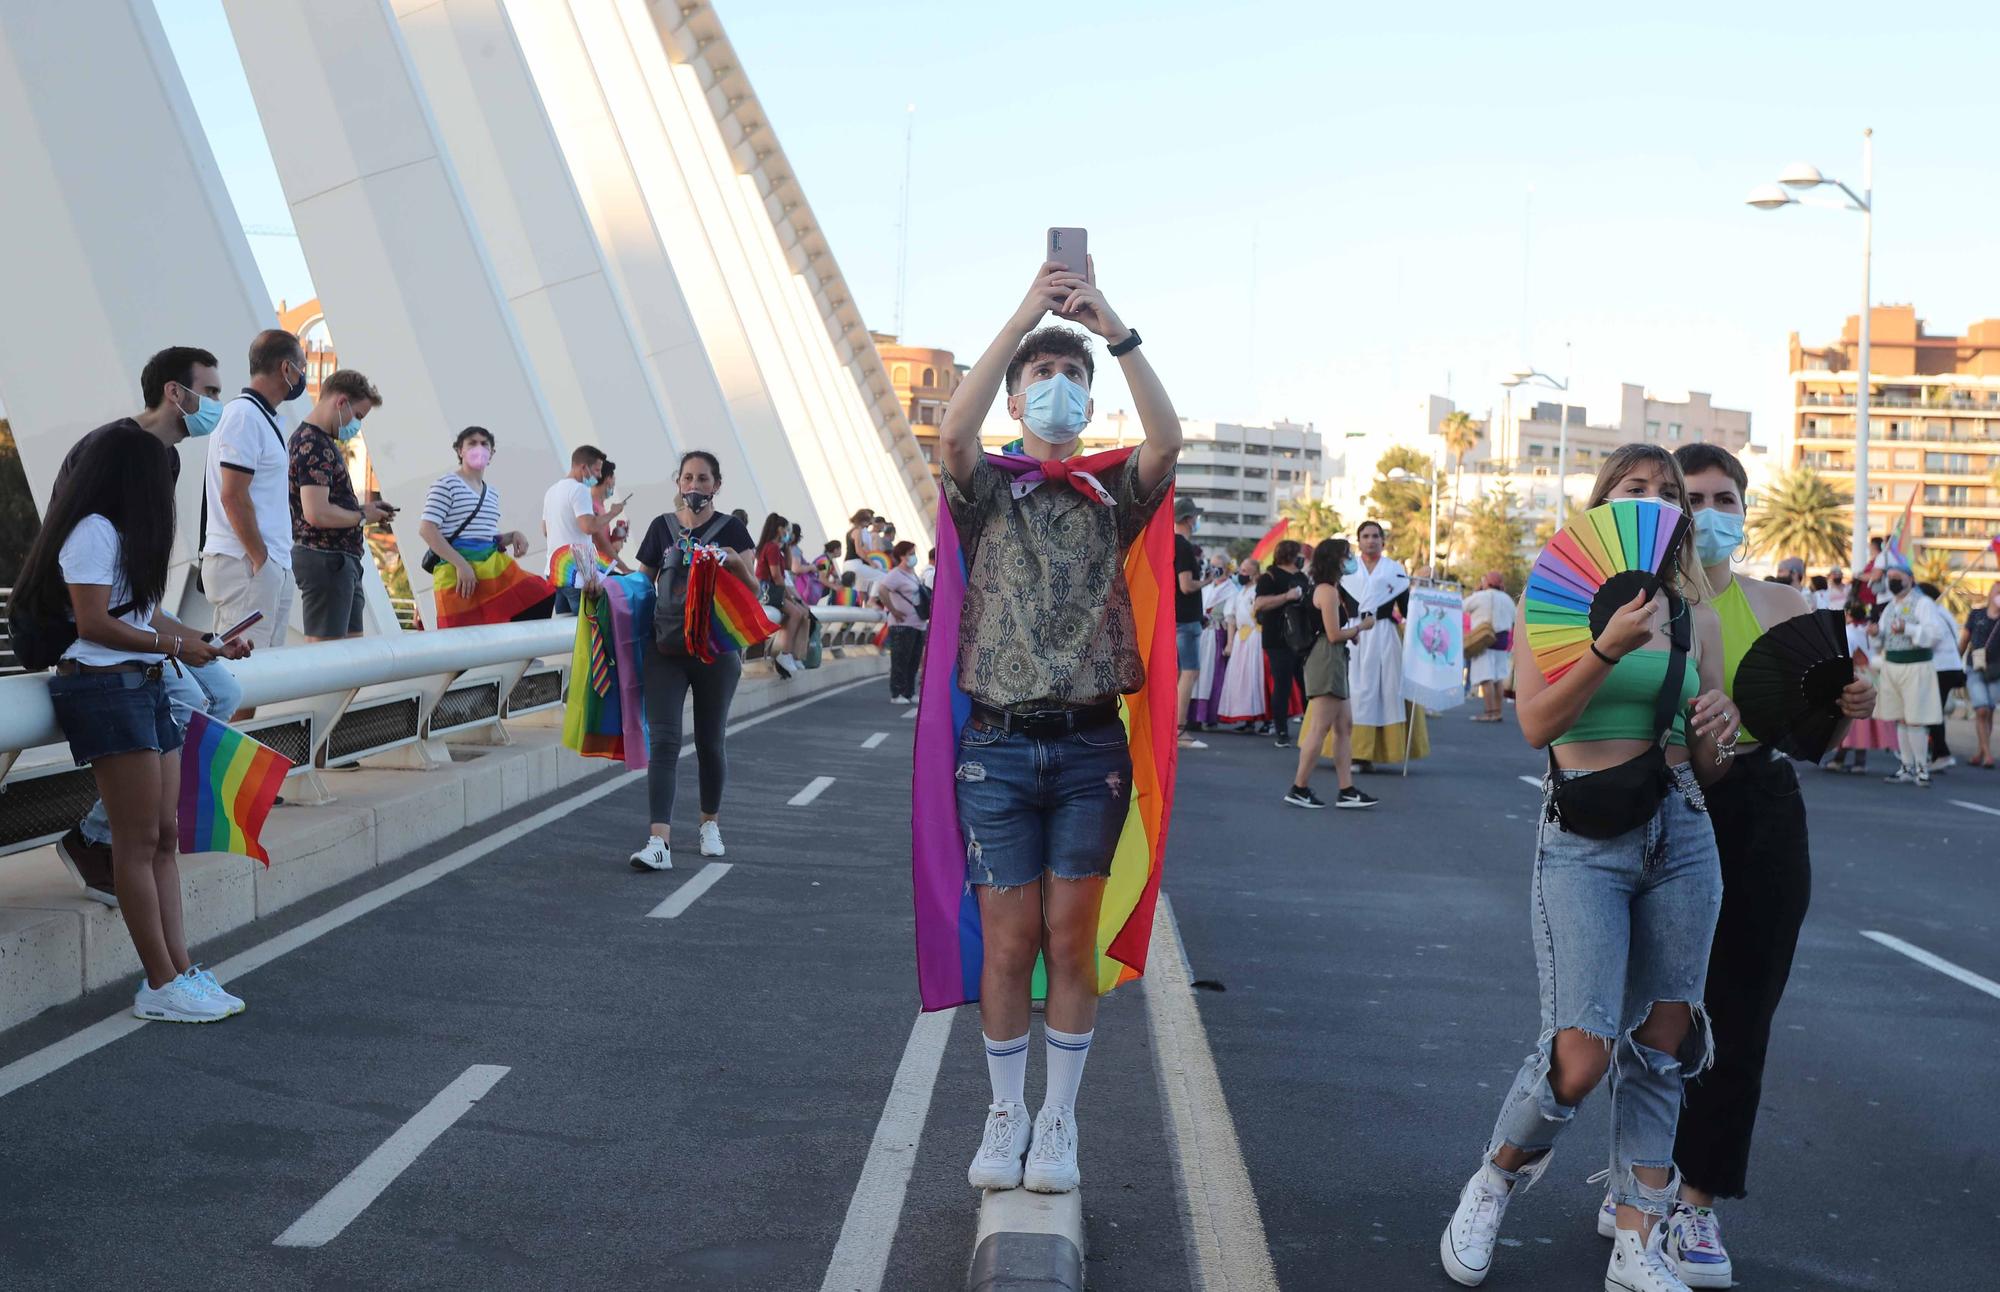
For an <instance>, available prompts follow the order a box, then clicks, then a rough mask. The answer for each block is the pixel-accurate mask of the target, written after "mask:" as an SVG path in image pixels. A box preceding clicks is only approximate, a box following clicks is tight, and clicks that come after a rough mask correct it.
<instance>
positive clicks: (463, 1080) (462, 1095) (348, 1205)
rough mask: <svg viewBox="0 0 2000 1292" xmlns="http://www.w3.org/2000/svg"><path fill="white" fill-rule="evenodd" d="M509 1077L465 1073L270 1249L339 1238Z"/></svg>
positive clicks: (503, 1071)
mask: <svg viewBox="0 0 2000 1292" xmlns="http://www.w3.org/2000/svg"><path fill="white" fill-rule="evenodd" d="M508 1071H509V1070H508V1069H507V1068H503V1067H500V1066H498V1065H497V1064H491V1063H475V1064H473V1065H472V1066H471V1067H469V1068H467V1069H466V1070H465V1071H464V1072H463V1073H461V1074H460V1075H459V1078H458V1080H456V1081H454V1082H452V1083H451V1084H450V1085H448V1086H446V1087H445V1088H444V1089H443V1090H440V1091H439V1092H438V1093H437V1096H436V1098H434V1099H432V1100H431V1101H430V1102H429V1103H427V1104H425V1105H424V1106H423V1108H422V1109H421V1110H420V1111H419V1112H418V1113H417V1115H416V1116H414V1117H412V1118H410V1120H408V1121H406V1122H404V1123H403V1124H402V1125H401V1126H400V1127H398V1128H397V1130H396V1133H395V1134H394V1135H391V1136H390V1137H389V1138H388V1139H385V1140H383V1141H382V1144H381V1147H379V1148H377V1149H376V1150H375V1151H374V1152H373V1153H370V1154H369V1155H368V1156H367V1157H365V1158H363V1159H362V1160H361V1165H360V1166H357V1167H355V1168H354V1169H353V1170H352V1171H349V1172H348V1173H347V1178H346V1179H344V1180H342V1181H341V1182H340V1183H339V1184H336V1185H334V1186H333V1188H332V1189H331V1190H329V1191H328V1192H327V1195H326V1196H325V1197H324V1198H321V1199H320V1200H319V1201H318V1202H315V1203H314V1204H313V1205H312V1207H311V1208H310V1209H309V1210H308V1211H307V1212H306V1214H305V1215H303V1216H300V1217H299V1218H298V1219H297V1220H295V1221H293V1222H292V1227H291V1228H290V1229H287V1230H286V1231H285V1232H284V1233H282V1234H279V1235H278V1236H277V1238H276V1239H275V1240H273V1243H272V1245H273V1246H276V1247H322V1246H324V1245H326V1244H327V1243H329V1242H331V1241H333V1240H334V1239H336V1238H338V1237H340V1231H341V1230H343V1229H345V1228H347V1227H348V1226H349V1225H350V1224H352V1223H353V1222H354V1218H355V1217H356V1216H359V1215H360V1214H361V1213H362V1212H364V1211H366V1210H368V1204H369V1203H371V1202H373V1201H375V1199H377V1198H379V1197H381V1196H382V1191H383V1190H384V1189H386V1188H388V1187H389V1186H390V1185H392V1184H394V1183H395V1182H396V1177H397V1176H399V1175H401V1174H402V1173H403V1172H404V1171H406V1170H408V1169H409V1166H410V1164H411V1163H412V1162H414V1161H416V1160H417V1157H418V1155H420V1154H421V1153H422V1152H423V1151H424V1150H425V1149H427V1148H429V1147H430V1146H431V1143H432V1141H434V1140H436V1139H437V1137H438V1136H440V1135H442V1134H444V1133H445V1132H446V1131H448V1130H450V1129H451V1127H452V1123H454V1122H456V1121H457V1120H458V1119H459V1118H461V1117H463V1116H465V1115H466V1114H467V1113H469V1112H471V1111H472V1105H474V1104H476V1103H478V1102H479V1100H480V1099H481V1097H483V1096H484V1095H485V1094H486V1092H487V1091H489V1090H491V1089H493V1087H494V1086H495V1085H496V1084H498V1083H499V1081H500V1078H502V1077H504V1076H506V1075H507V1073H508Z"/></svg>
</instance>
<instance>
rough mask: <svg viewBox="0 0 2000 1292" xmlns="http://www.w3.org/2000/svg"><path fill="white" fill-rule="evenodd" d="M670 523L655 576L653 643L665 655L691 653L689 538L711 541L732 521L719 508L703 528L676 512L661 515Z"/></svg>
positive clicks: (690, 540) (703, 542)
mask: <svg viewBox="0 0 2000 1292" xmlns="http://www.w3.org/2000/svg"><path fill="white" fill-rule="evenodd" d="M660 519H661V520H664V521H665V522H666V523H667V547H666V550H665V551H663V552H661V553H660V572H659V574H658V575H656V576H655V577H654V579H653V591H654V592H655V594H657V598H658V599H657V600H656V601H655V603H654V605H653V646H654V648H655V649H657V650H658V651H659V652H660V654H662V655H685V654H687V581H688V575H687V565H688V563H687V550H686V548H685V546H684V544H685V543H687V542H693V543H700V544H704V545H705V544H708V543H710V542H712V541H713V540H714V538H715V536H716V535H717V534H719V533H721V532H722V528H723V526H725V525H727V524H728V523H729V517H728V516H726V515H724V514H722V513H721V512H717V513H716V514H715V515H713V516H710V517H709V518H708V523H707V524H706V525H703V526H702V527H701V528H700V529H696V530H691V529H688V528H687V527H686V526H684V525H682V524H681V521H680V517H678V516H676V515H674V514H673V513H672V512H668V513H666V514H665V515H664V516H662V517H660Z"/></svg>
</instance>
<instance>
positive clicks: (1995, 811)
mask: <svg viewBox="0 0 2000 1292" xmlns="http://www.w3.org/2000/svg"><path fill="white" fill-rule="evenodd" d="M1952 802H1953V803H1955V804H1957V805H1958V806H1959V807H1962V808H1971V809H1972V810H1973V811H1974V812H1984V813H1985V814H1986V815H1988V816H2000V808H1991V807H1987V806H1986V805H1985V804H1984V803H1967V802H1966V801H1965V800H1964V799H1953V800H1952Z"/></svg>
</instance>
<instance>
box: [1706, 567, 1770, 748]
mask: <svg viewBox="0 0 2000 1292" xmlns="http://www.w3.org/2000/svg"><path fill="white" fill-rule="evenodd" d="M1714 605H1715V616H1716V618H1718V619H1720V620H1721V621H1722V690H1723V693H1724V694H1725V695H1727V696H1729V698H1730V699H1732V700H1733V699H1735V698H1736V666H1737V665H1738V664H1741V663H1742V662H1743V656H1744V655H1745V654H1746V653H1747V652H1748V651H1749V649H1750V645H1751V643H1752V642H1755V641H1756V640H1757V639H1758V638H1759V637H1762V636H1763V635H1764V629H1763V626H1762V625H1761V624H1759V623H1758V622H1757V612H1756V611H1754V610H1752V609H1751V608H1750V598H1749V597H1748V596H1746V595H1745V594H1744V592H1743V584H1742V583H1741V582H1740V581H1738V580H1737V579H1734V578H1731V579H1730V580H1729V586H1728V587H1726V588H1724V589H1723V590H1722V595H1721V596H1719V597H1717V598H1716V599H1715V602H1714ZM1742 738H1743V739H1744V740H1749V741H1755V740H1756V739H1757V737H1755V736H1753V735H1751V734H1750V729H1749V728H1748V727H1745V728H1744V729H1743V737H1742Z"/></svg>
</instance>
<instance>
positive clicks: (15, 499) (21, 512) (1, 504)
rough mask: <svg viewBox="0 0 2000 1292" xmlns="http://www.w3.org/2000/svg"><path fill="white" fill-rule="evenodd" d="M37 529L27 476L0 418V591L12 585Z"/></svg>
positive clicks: (38, 521) (39, 522) (38, 520)
mask: <svg viewBox="0 0 2000 1292" xmlns="http://www.w3.org/2000/svg"><path fill="white" fill-rule="evenodd" d="M41 527H42V519H41V517H40V516H38V515H36V513H35V497H34V495H33V494H32V493H30V492H29V491H28V473H27V470H26V469H25V468H24V467H22V465H21V452H20V450H19V449H18V448H16V447H15V445H14V432H13V429H12V428H11V427H9V426H8V425H7V419H6V418H4V417H0V588H11V587H13V586H14V577H15V576H16V575H18V574H19V573H20V572H21V558H22V557H24V556H26V555H27V554H28V548H29V546H30V545H32V544H33V543H34V541H35V534H36V533H37V532H38V531H39V530H40V529H41Z"/></svg>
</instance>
